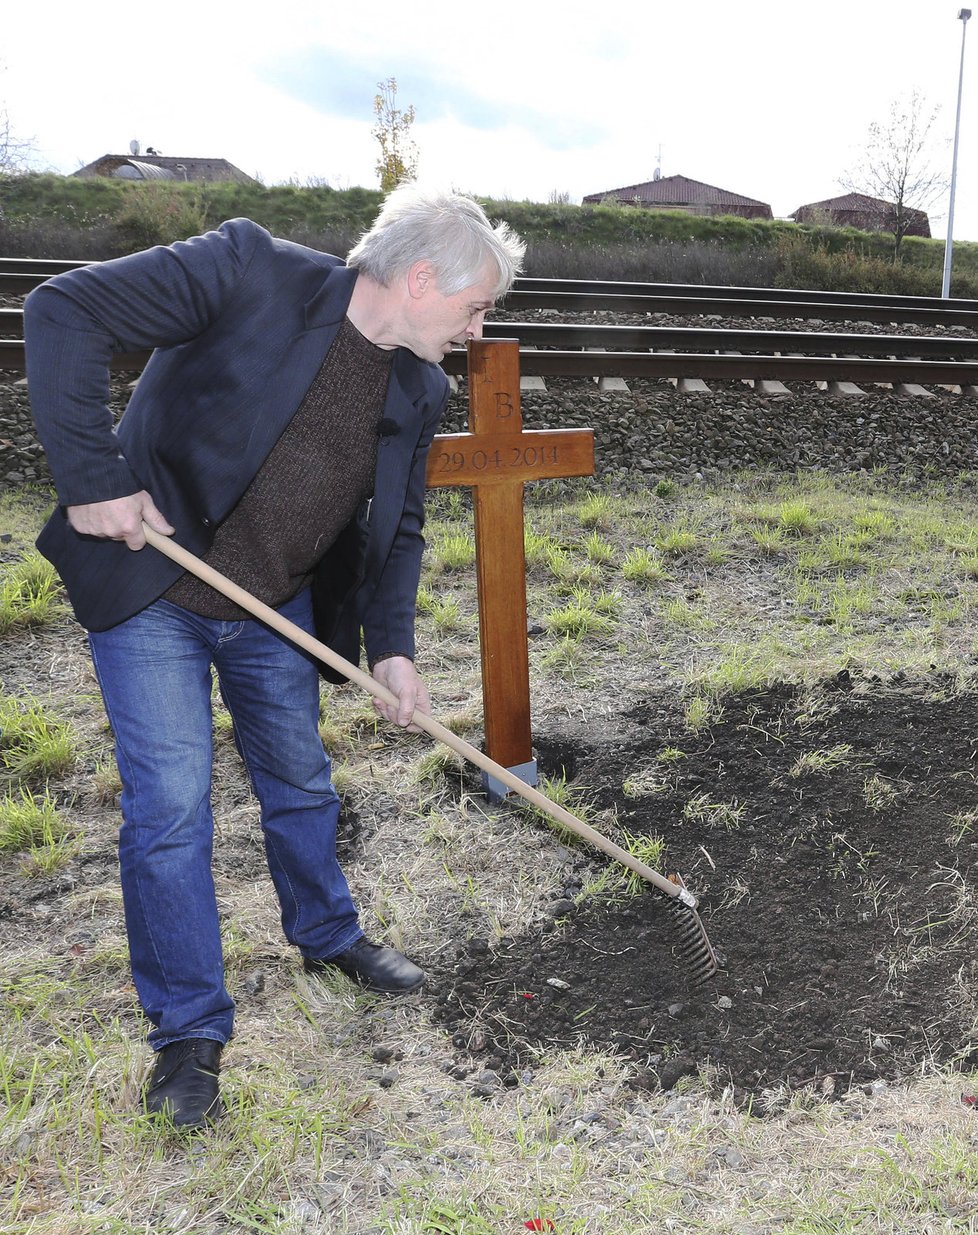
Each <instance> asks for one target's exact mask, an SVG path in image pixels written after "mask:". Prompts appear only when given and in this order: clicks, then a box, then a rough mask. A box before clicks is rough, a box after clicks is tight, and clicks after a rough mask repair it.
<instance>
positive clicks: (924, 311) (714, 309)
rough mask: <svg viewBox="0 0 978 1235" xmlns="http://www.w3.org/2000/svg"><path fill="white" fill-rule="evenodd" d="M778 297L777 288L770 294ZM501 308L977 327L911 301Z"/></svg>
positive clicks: (636, 300)
mask: <svg viewBox="0 0 978 1235" xmlns="http://www.w3.org/2000/svg"><path fill="white" fill-rule="evenodd" d="M772 295H774V296H777V292H774V293H772ZM501 308H503V309H505V310H506V311H510V310H513V309H520V310H528V309H529V310H533V309H556V310H557V311H558V312H560V313H596V312H604V313H628V314H633V315H634V314H646V315H649V314H654V313H668V314H670V315H672V316H676V315H679V316H685V317H690V316H699V315H703V314H714V315H715V316H717V317H780V318H807V319H809V320H818V321H846V322H855V321H865V322H885V323H893V322H916V323H919V324H922V325H927V326H931V327H935V326H941V327H943V328H948V329H953V330H974V329H978V312H972V311H971V310H968V309H930V308H918V307H915V306H913V305H911V306H908V307H906V308H901V309H899V310H897V309H895V308H890V307H889V306H881V305H872V304H865V303H863V302H859V303H858V304H856V303H850V304H844V303H840V302H831V303H830V302H828V301H826V302H822V303H818V304H813V303H804V302H802V301H786V300H777V299H775V300H736V299H731V298H729V297H727V298H725V299H717V300H695V301H694V300H690V299H688V298H687V297H683V296H601V295H592V294H591V293H577V292H521V291H513V292H510V293H509V295H508V296H506V297H505V299H504V300H503V302H502V305H501Z"/></svg>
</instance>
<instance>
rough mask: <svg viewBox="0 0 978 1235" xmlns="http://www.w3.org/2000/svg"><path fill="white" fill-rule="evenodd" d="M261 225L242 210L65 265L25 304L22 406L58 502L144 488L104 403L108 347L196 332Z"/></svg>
mask: <svg viewBox="0 0 978 1235" xmlns="http://www.w3.org/2000/svg"><path fill="white" fill-rule="evenodd" d="M263 239H264V240H265V241H270V239H271V238H270V237H269V235H268V233H267V232H266V231H265V230H264V229H263V228H260V227H259V226H258V225H257V224H255V223H252V222H251V221H250V220H248V219H232V220H231V221H230V222H227V223H224V224H222V225H221V226H220V227H219V228H218V229H217V230H216V231H213V232H208V233H207V234H206V235H204V236H195V237H193V238H192V239H191V240H186V241H179V242H178V243H176V244H173V245H169V246H162V245H161V246H157V247H156V248H153V249H148V250H146V251H145V252H143V253H135V254H132V255H131V256H129V257H121V258H116V259H115V260H113V261H108V262H101V263H97V264H94V265H91V266H85V267H81V268H79V269H77V270H72V271H68V272H66V273H65V274H61V275H57V276H56V277H55V278H53V279H50V280H48V282H46V283H44V284H42V285H41V286H40V287H39V288H37V289H36V290H35V291H33V292H32V293H31V294H30V295H29V296H28V298H27V300H26V302H25V305H24V337H25V343H26V353H27V378H28V389H29V392H30V400H31V408H32V412H33V415H34V420H35V423H36V425H37V432H38V437H39V439H40V441H41V444H42V445H43V446H44V450H45V453H46V454H47V458H48V462H49V464H50V467H51V472H52V475H53V476H54V481H55V488H56V489H57V493H58V500H59V502H60V503H61V504H62V505H63V506H74V505H83V504H86V503H89V502H101V501H109V500H111V499H113V498H118V497H125V496H126V495H128V494H130V493H135V492H138V491H139V490H140V489H141V488H143V487H144V486H143V484H142V483H141V481H140V479H139V477H137V476H135V475H134V474H133V472H132V470H131V469H130V467H129V464H128V463H127V461H126V460H125V458H124V457H123V455H122V453H121V451H120V449H119V445H118V442H117V440H116V437H115V433H114V432H113V417H112V413H111V411H110V410H109V406H108V403H109V364H110V362H111V359H112V356H113V354H114V353H116V352H129V351H141V350H144V349H147V348H157V347H172V346H176V345H179V344H181V343H185V342H188V341H189V340H191V339H193V338H196V337H197V336H198V335H200V334H202V333H203V332H204V331H205V330H207V328H208V327H209V326H210V325H211V324H212V323H213V322H214V321H215V320H216V319H217V317H218V316H219V314H220V313H221V309H222V306H223V305H225V304H226V302H227V299H228V297H230V296H233V295H234V293H235V291H236V289H237V288H238V287H239V286H240V285H241V281H242V280H243V279H244V278H245V277H246V275H247V272H248V268H249V265H250V263H251V261H252V259H253V256H254V254H255V251H256V248H257V246H259V244H260V243H261V242H262V240H263Z"/></svg>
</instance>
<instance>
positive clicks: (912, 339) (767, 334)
mask: <svg viewBox="0 0 978 1235" xmlns="http://www.w3.org/2000/svg"><path fill="white" fill-rule="evenodd" d="M483 334H484V335H485V337H486V338H489V339H512V338H515V339H519V341H520V343H521V344H522V345H524V346H527V347H557V348H564V349H570V348H574V347H588V348H601V349H608V350H611V349H615V350H618V351H636V350H640V349H644V348H648V349H649V350H650V351H654V350H658V349H661V348H675V349H678V350H685V351H697V352H703V351H712V350H716V351H725V352H767V353H774V352H788V353H803V354H804V355H806V356H838V355H842V356H850V355H856V356H895V357H905V358H911V357H921V358H922V357H924V356H929V357H941V358H946V359H956V358H959V357H960V358H968V357H972V356H974V357H976V358H978V338H960V337H958V336H956V335H890V334H876V335H867V334H845V333H842V332H841V331H840V332H835V333H828V332H824V331H799V330H732V329H724V328H721V327H713V326H603V325H597V324H595V325H586V326H582V325H575V326H563V325H560V324H558V323H549V322H548V323H540V322H496V321H493V322H486V324H485V327H484V329H483Z"/></svg>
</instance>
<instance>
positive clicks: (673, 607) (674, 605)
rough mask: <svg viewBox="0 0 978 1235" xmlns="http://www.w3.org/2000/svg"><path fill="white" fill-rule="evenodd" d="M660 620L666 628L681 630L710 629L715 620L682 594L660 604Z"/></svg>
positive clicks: (714, 624)
mask: <svg viewBox="0 0 978 1235" xmlns="http://www.w3.org/2000/svg"><path fill="white" fill-rule="evenodd" d="M662 620H663V623H664V624H665V626H666V627H667V628H669V627H675V628H679V629H682V630H711V629H713V628H714V627H715V626H716V622H715V621H714V620H713V619H712V618H711V617H709V616H708V615H707V614H706V613H704V612H703V609H702V608H701V607H700V606H698V605H691V604H690V603H689V601H688V600H686V599H685V598H684V597H682V596H676V597H674V598H673V599H672V600H667V601H666V603H665V604H664V605H663V606H662Z"/></svg>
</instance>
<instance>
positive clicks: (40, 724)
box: [0, 695, 75, 784]
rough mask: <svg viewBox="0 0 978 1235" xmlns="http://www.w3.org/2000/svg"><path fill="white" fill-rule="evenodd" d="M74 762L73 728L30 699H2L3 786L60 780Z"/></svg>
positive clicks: (0, 776)
mask: <svg viewBox="0 0 978 1235" xmlns="http://www.w3.org/2000/svg"><path fill="white" fill-rule="evenodd" d="M74 761H75V749H74V733H73V730H72V728H71V726H70V725H68V724H67V723H65V722H64V721H60V720H58V719H57V718H56V717H54V716H52V715H50V714H49V713H48V712H47V711H45V709H44V707H43V706H42V705H41V704H40V703H39V702H38V700H36V699H34V698H32V697H30V696H27V697H24V698H15V697H14V696H12V695H9V696H0V767H2V768H3V772H2V773H0V783H3V782H6V783H7V784H10V783H11V782H14V783H17V782H22V783H35V782H40V781H44V780H47V779H48V778H49V777H51V776H58V775H60V774H61V773H63V772H65V771H67V770H68V768H70V767H71V765H72V764H73V763H74Z"/></svg>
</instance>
